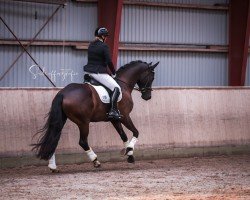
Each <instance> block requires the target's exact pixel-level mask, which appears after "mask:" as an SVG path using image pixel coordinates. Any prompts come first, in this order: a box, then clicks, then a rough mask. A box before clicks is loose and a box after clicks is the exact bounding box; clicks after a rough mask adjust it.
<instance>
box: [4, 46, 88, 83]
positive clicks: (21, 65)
mask: <svg viewBox="0 0 250 200" xmlns="http://www.w3.org/2000/svg"><path fill="white" fill-rule="evenodd" d="M29 50H30V52H31V54H32V56H33V57H34V58H35V59H36V61H37V63H38V64H39V65H40V66H41V68H42V69H43V70H44V71H45V72H46V74H47V75H48V76H49V77H50V78H51V80H52V81H53V82H54V83H55V85H56V86H58V87H60V86H61V87H63V86H65V85H67V84H69V83H71V82H79V83H80V82H82V80H83V69H82V66H83V65H84V63H87V52H86V51H75V50H72V49H71V48H70V47H65V48H62V47H38V46H37V47H31V48H30V49H29ZM20 51H21V48H20V47H16V46H11V47H10V46H8V47H2V46H0V60H1V67H0V74H3V73H4V72H5V71H6V69H7V67H8V66H9V65H10V64H11V63H12V62H13V59H15V57H16V55H18V54H19V53H20ZM6 57H8V59H6ZM0 86H1V87H51V86H52V85H51V84H50V82H49V81H48V80H47V79H46V78H45V76H44V75H43V74H42V73H41V71H40V70H39V69H38V67H37V66H35V63H34V62H33V61H32V60H31V59H30V57H29V56H28V55H27V54H24V55H23V56H22V57H21V58H20V59H19V60H18V62H17V63H16V64H15V66H14V67H13V68H12V69H11V71H10V72H9V73H8V74H7V75H6V76H5V78H4V79H3V81H2V82H0Z"/></svg>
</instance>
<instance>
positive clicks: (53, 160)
mask: <svg viewBox="0 0 250 200" xmlns="http://www.w3.org/2000/svg"><path fill="white" fill-rule="evenodd" d="M48 167H49V169H50V170H51V171H52V172H55V173H57V172H59V170H58V169H57V166H56V155H55V153H54V154H53V156H52V157H51V158H50V159H49V164H48Z"/></svg>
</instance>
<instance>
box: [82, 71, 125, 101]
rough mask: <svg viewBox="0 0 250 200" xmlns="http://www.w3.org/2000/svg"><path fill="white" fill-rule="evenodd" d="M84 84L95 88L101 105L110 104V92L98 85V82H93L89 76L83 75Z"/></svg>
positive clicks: (103, 86) (100, 84)
mask: <svg viewBox="0 0 250 200" xmlns="http://www.w3.org/2000/svg"><path fill="white" fill-rule="evenodd" d="M84 83H87V84H89V85H91V86H92V87H94V88H95V90H96V92H97V93H98V95H99V97H100V99H101V101H102V102H103V103H106V104H109V103H110V95H111V94H112V91H111V90H110V89H109V88H108V87H106V86H105V85H103V84H102V83H100V82H99V81H97V80H95V79H94V78H93V77H92V76H91V75H89V74H85V75H84ZM121 98H122V95H121V94H120V96H119V98H118V102H119V101H120V100H121Z"/></svg>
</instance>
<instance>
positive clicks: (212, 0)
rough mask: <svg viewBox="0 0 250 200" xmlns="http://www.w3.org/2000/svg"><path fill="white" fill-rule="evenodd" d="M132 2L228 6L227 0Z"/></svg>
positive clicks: (144, 0)
mask: <svg viewBox="0 0 250 200" xmlns="http://www.w3.org/2000/svg"><path fill="white" fill-rule="evenodd" d="M133 1H137V2H161V3H183V4H201V5H214V4H228V3H229V0H133Z"/></svg>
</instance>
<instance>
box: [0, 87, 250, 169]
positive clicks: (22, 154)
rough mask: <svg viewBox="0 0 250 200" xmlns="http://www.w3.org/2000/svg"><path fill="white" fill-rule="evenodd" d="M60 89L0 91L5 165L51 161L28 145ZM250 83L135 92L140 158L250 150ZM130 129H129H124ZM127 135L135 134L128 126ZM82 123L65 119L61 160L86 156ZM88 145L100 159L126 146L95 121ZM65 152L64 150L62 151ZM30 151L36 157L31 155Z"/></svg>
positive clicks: (115, 157)
mask: <svg viewBox="0 0 250 200" xmlns="http://www.w3.org/2000/svg"><path fill="white" fill-rule="evenodd" d="M58 91H59V89H48V88H41V89H37V88H36V89H35V88H26V89H20V88H19V89H14V88H13V89H12V88H11V89H7V88H1V90H0V103H1V108H0V113H1V115H0V116H1V119H0V133H1V134H0V161H1V165H0V166H1V167H2V168H4V167H11V166H22V165H30V164H40V163H41V164H42V163H44V164H47V162H42V161H39V160H37V159H35V158H34V152H31V148H32V147H31V146H30V144H32V143H35V142H36V141H37V138H38V136H36V137H34V138H33V139H32V137H33V135H34V133H35V132H36V131H37V130H38V129H40V128H41V126H42V125H43V124H44V122H45V119H44V116H45V115H46V113H47V112H48V111H49V109H50V106H51V101H52V99H53V97H54V96H55V94H56V93H57V92H58ZM249 99H250V88H246V87H245V88H226V87H225V88H157V89H154V91H153V93H152V99H151V100H150V101H143V100H142V99H141V98H140V93H139V92H137V91H134V92H133V100H134V103H135V105H134V110H133V111H132V119H133V120H134V123H135V125H136V127H137V128H138V130H139V132H140V135H139V142H138V145H137V146H136V149H135V157H136V158H137V159H155V158H167V157H176V156H194V155H195V156H202V155H219V154H236V153H250V101H249ZM125 130H126V129H125ZM126 133H128V136H129V137H130V138H131V137H132V135H131V134H130V133H129V131H128V130H126ZM78 140H79V133H78V128H77V126H76V125H74V124H73V123H71V122H69V121H68V122H67V123H66V126H65V128H64V129H63V132H62V137H61V139H60V141H59V147H58V149H57V154H59V155H58V160H59V163H60V162H61V163H78V162H83V161H87V157H86V155H85V154H84V153H83V150H82V149H81V147H80V146H79V145H78ZM89 144H90V145H91V147H92V148H93V149H94V150H95V151H96V152H97V153H98V155H99V159H100V160H101V161H112V160H121V159H123V158H121V156H120V154H119V152H120V150H121V149H122V147H123V144H122V142H121V140H120V137H119V135H118V134H117V133H116V131H115V129H114V128H113V127H112V125H111V124H110V123H104V122H101V123H92V124H91V127H90V135H89ZM60 154H61V155H60ZM31 156H32V158H33V159H31Z"/></svg>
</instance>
